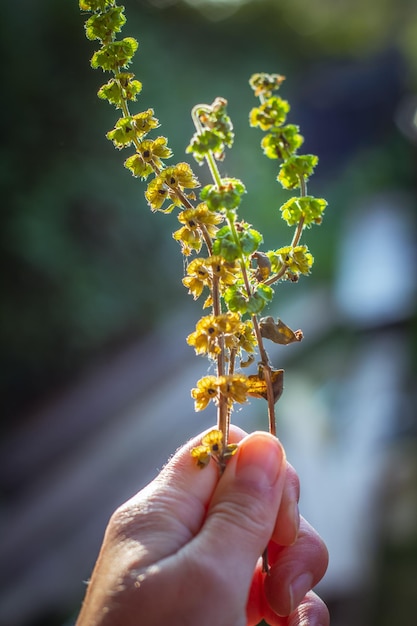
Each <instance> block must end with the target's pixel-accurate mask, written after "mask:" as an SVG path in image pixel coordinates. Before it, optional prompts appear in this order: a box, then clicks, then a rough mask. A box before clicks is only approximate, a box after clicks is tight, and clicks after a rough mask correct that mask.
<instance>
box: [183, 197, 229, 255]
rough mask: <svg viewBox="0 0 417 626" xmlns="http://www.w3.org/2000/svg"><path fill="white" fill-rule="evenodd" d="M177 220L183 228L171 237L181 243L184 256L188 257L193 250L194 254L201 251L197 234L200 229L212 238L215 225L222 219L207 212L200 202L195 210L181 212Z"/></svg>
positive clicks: (198, 234)
mask: <svg viewBox="0 0 417 626" xmlns="http://www.w3.org/2000/svg"><path fill="white" fill-rule="evenodd" d="M178 220H179V222H181V224H184V226H183V227H182V228H180V229H179V230H176V231H175V232H174V233H173V237H174V239H175V240H176V241H179V242H180V243H181V247H182V253H183V254H184V256H189V255H190V254H191V252H192V251H193V250H195V251H196V252H200V250H201V245H202V238H201V234H200V232H199V231H200V229H201V228H202V227H204V228H205V231H206V233H207V234H208V235H209V236H210V237H214V235H215V234H216V231H217V228H216V224H220V222H221V221H222V220H223V217H222V216H221V215H219V214H215V213H212V212H211V211H209V209H208V207H207V204H206V203H205V202H201V203H200V204H199V205H198V206H196V207H195V208H192V209H185V210H184V211H181V213H180V214H179V215H178Z"/></svg>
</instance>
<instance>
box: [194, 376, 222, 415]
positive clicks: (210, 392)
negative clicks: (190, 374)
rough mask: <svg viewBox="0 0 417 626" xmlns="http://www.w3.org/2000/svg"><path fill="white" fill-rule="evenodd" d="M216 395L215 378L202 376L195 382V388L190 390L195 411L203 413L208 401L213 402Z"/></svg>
mask: <svg viewBox="0 0 417 626" xmlns="http://www.w3.org/2000/svg"><path fill="white" fill-rule="evenodd" d="M217 393H218V386H217V377H216V376H204V378H200V380H199V381H198V382H197V387H194V389H191V397H192V398H193V399H194V407H195V410H196V411H203V410H204V409H205V408H206V406H207V405H208V403H209V402H210V400H213V399H214V398H215V397H216V396H217Z"/></svg>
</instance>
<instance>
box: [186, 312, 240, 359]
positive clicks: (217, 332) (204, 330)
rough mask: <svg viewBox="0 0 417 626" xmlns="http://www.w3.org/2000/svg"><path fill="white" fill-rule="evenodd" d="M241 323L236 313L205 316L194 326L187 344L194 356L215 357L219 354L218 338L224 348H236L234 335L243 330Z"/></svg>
mask: <svg viewBox="0 0 417 626" xmlns="http://www.w3.org/2000/svg"><path fill="white" fill-rule="evenodd" d="M243 327H244V325H243V323H242V322H241V320H240V317H239V314H238V313H222V314H221V315H206V316H205V317H202V318H201V319H200V320H199V321H198V322H197V325H196V328H195V331H194V332H193V333H191V334H190V335H188V337H187V343H188V344H189V345H190V346H193V347H194V350H195V351H196V354H208V355H209V356H216V355H217V354H220V351H221V348H220V343H219V340H220V337H223V339H224V345H225V347H226V348H233V347H235V346H236V334H238V333H240V332H241V331H242V330H243Z"/></svg>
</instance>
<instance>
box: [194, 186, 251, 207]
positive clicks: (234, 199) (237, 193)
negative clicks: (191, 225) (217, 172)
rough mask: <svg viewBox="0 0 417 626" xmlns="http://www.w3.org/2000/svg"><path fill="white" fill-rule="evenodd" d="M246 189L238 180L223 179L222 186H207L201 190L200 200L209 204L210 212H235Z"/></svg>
mask: <svg viewBox="0 0 417 626" xmlns="http://www.w3.org/2000/svg"><path fill="white" fill-rule="evenodd" d="M244 193H246V188H245V186H244V184H243V183H242V181H240V180H238V179H237V178H223V179H222V185H221V187H220V188H218V187H217V186H216V185H206V187H203V189H202V190H201V194H200V198H201V200H204V201H205V202H206V203H207V206H208V207H209V209H210V211H216V212H217V211H222V210H225V211H226V212H227V211H233V210H234V209H236V208H237V207H238V206H239V204H240V202H241V197H242V196H243V194H244Z"/></svg>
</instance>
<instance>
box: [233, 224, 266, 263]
mask: <svg viewBox="0 0 417 626" xmlns="http://www.w3.org/2000/svg"><path fill="white" fill-rule="evenodd" d="M238 236H239V241H240V246H241V249H242V253H243V254H244V255H245V256H247V257H248V256H250V255H251V254H253V252H255V251H256V250H257V249H258V247H259V244H261V243H262V240H263V238H262V235H261V233H260V232H258V231H257V230H255V229H254V228H249V227H246V228H245V226H243V228H242V230H239V231H238Z"/></svg>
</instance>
